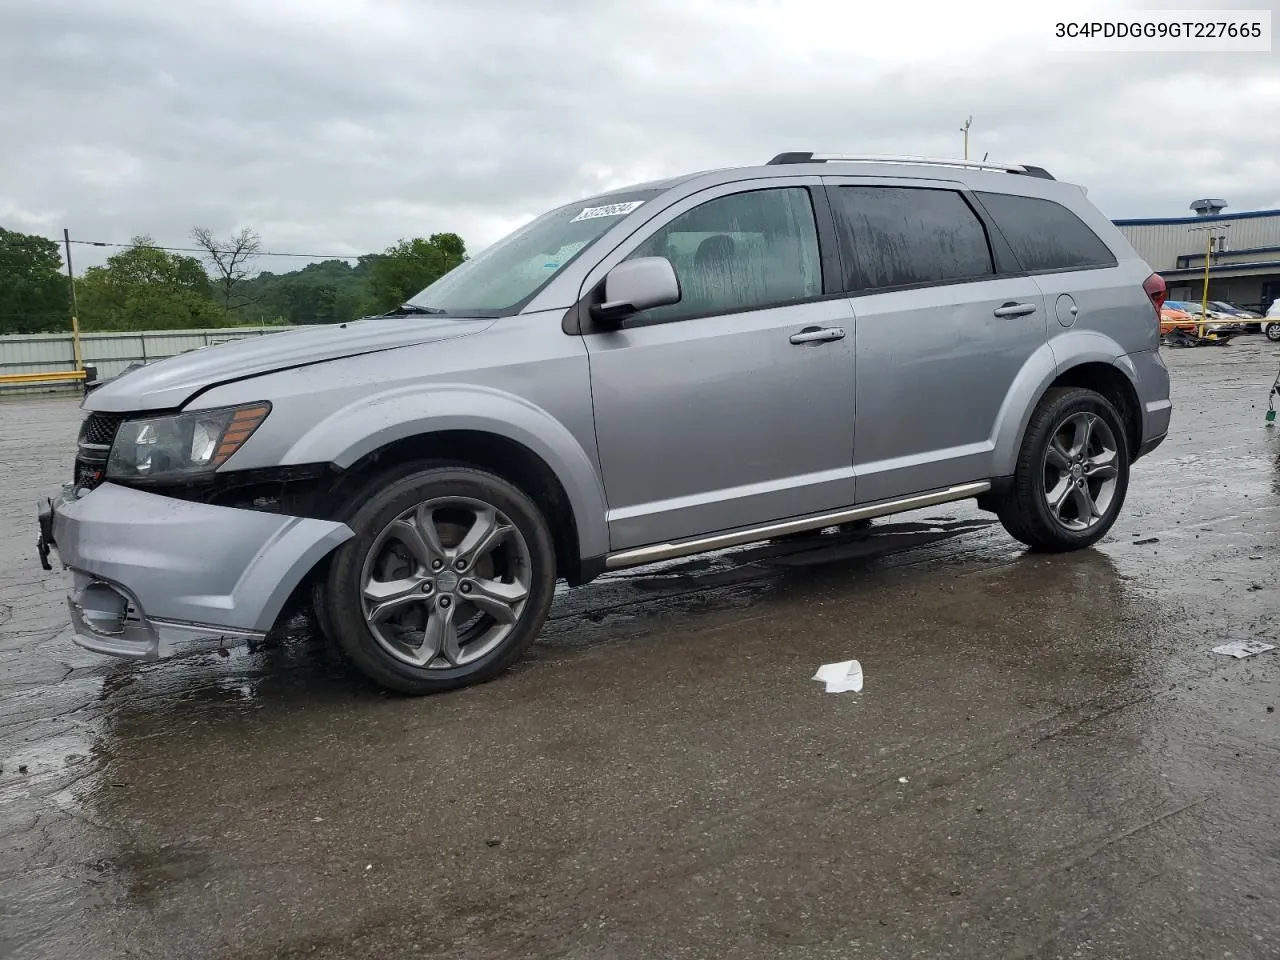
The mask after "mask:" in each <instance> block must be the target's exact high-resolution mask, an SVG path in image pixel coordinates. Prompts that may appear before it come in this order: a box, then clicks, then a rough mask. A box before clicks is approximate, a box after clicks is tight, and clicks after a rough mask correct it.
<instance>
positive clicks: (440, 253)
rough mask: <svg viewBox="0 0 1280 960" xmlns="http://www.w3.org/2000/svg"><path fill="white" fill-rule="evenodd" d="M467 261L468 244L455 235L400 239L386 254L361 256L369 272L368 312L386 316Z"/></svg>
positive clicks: (438, 234)
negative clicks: (385, 313)
mask: <svg viewBox="0 0 1280 960" xmlns="http://www.w3.org/2000/svg"><path fill="white" fill-rule="evenodd" d="M466 258H467V247H466V244H464V243H463V242H462V238H461V237H460V236H458V235H457V234H456V233H433V234H432V235H431V236H430V237H429V238H428V239H426V240H424V239H422V238H421V237H414V238H413V239H412V240H401V241H400V242H399V243H397V244H396V245H395V246H393V247H388V248H387V249H386V250H385V251H384V252H383V253H380V254H375V255H373V256H370V257H361V258H360V262H361V263H362V264H367V266H368V270H369V300H368V306H367V309H368V311H369V312H371V313H383V312H385V311H387V310H391V309H392V308H394V307H398V306H399V305H400V304H402V303H404V302H405V301H406V300H408V299H409V298H410V297H412V296H413V295H414V294H415V293H417V292H418V291H419V290H421V289H422V288H423V287H425V286H427V285H428V284H431V283H434V282H435V281H436V280H438V279H440V278H441V277H443V276H444V275H445V274H446V273H448V272H449V271H450V270H452V269H453V268H454V267H456V266H458V264H460V263H462V262H463V261H464V260H466Z"/></svg>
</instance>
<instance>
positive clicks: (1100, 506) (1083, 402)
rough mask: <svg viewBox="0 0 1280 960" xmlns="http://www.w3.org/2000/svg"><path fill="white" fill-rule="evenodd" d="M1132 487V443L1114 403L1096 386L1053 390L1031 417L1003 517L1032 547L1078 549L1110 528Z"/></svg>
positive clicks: (1011, 530)
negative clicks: (1096, 391) (1130, 453)
mask: <svg viewBox="0 0 1280 960" xmlns="http://www.w3.org/2000/svg"><path fill="white" fill-rule="evenodd" d="M1128 486H1129V445H1128V439H1127V437H1126V435H1125V430H1124V424H1123V422H1122V421H1121V419H1120V415H1119V414H1118V413H1117V412H1116V409H1115V407H1113V406H1112V405H1111V403H1110V402H1109V401H1108V400H1107V399H1106V398H1105V397H1103V396H1101V395H1100V394H1098V393H1095V392H1094V391H1092V390H1086V389H1083V388H1080V387H1066V388H1061V389H1054V390H1050V391H1049V392H1048V393H1047V394H1046V395H1045V397H1044V399H1043V400H1041V401H1040V404H1039V406H1037V407H1036V411H1035V413H1034V414H1032V417H1031V423H1030V424H1029V425H1028V427H1027V433H1026V436H1025V438H1024V439H1023V441H1022V449H1021V451H1019V454H1018V463H1017V467H1016V469H1015V472H1014V478H1013V488H1012V490H1011V491H1010V492H1009V494H1008V495H1007V496H1006V498H1005V500H1004V502H1003V503H1002V504H1001V505H1000V508H999V509H998V511H997V514H998V516H999V517H1000V522H1001V523H1002V524H1003V525H1004V528H1005V529H1006V530H1007V531H1009V534H1010V535H1011V536H1013V537H1014V538H1015V539H1017V540H1020V541H1021V542H1023V543H1025V544H1026V545H1027V546H1029V547H1031V548H1032V549H1035V550H1045V551H1065V550H1079V549H1081V548H1082V547H1087V546H1090V545H1092V544H1094V543H1096V542H1097V541H1098V540H1100V539H1102V537H1103V536H1104V535H1106V533H1107V531H1108V530H1110V529H1111V526H1112V524H1114V523H1115V520H1116V517H1117V516H1118V515H1119V513H1120V508H1121V506H1122V505H1123V504H1124V498H1125V493H1126V491H1127V490H1128Z"/></svg>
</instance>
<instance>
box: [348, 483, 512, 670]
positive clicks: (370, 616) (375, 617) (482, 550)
mask: <svg viewBox="0 0 1280 960" xmlns="http://www.w3.org/2000/svg"><path fill="white" fill-rule="evenodd" d="M531 583H532V561H531V559H530V551H529V545H528V543H527V542H526V541H525V538H524V536H523V534H521V533H520V530H519V529H518V528H517V527H516V525H515V524H514V523H512V522H511V520H510V519H509V518H508V517H507V516H506V515H504V514H503V513H501V512H500V511H498V510H497V509H495V508H494V507H493V506H492V505H490V504H487V503H485V502H483V501H481V500H474V499H471V498H468V497H442V498H438V499H433V500H428V501H425V502H423V503H420V504H418V505H417V506H415V507H413V508H411V509H409V510H406V511H404V512H403V513H402V514H400V515H399V516H398V517H396V518H395V519H394V520H392V521H391V522H390V523H389V524H387V526H386V527H385V528H383V530H382V532H381V533H379V535H378V536H377V537H376V538H375V539H374V541H373V544H372V546H371V547H370V548H369V552H368V554H367V555H366V557H365V561H364V567H363V571H362V574H361V602H362V609H363V612H364V617H365V622H366V623H367V624H368V627H369V632H370V633H371V634H372V636H373V637H374V639H375V640H376V641H377V642H378V644H379V646H381V647H382V648H383V649H384V650H385V651H386V652H387V653H389V654H390V655H391V656H393V657H395V658H396V659H398V660H401V661H403V662H404V663H407V664H409V665H410V666H414V667H420V668H428V669H432V670H451V669H454V668H456V667H464V666H467V665H469V664H472V663H475V662H476V661H478V660H480V659H482V658H483V657H485V656H486V655H488V654H489V653H492V652H493V651H494V650H496V649H497V648H498V647H500V646H501V645H502V643H503V642H504V641H505V640H506V639H507V638H508V637H509V636H510V634H511V632H512V631H513V630H514V629H515V626H516V624H517V623H518V622H519V620H520V616H521V614H522V613H523V612H524V607H525V603H526V601H527V600H528V598H529V593H530V589H531Z"/></svg>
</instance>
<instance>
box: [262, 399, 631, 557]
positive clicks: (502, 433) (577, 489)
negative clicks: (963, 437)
mask: <svg viewBox="0 0 1280 960" xmlns="http://www.w3.org/2000/svg"><path fill="white" fill-rule="evenodd" d="M448 430H470V431H475V432H479V433H488V434H493V435H495V436H499V437H503V438H504V439H507V440H510V441H513V442H515V443H518V444H520V445H521V446H522V447H524V448H526V449H527V450H529V451H530V452H532V453H533V454H534V455H536V456H537V457H539V458H540V459H541V460H542V462H543V463H545V464H546V465H547V467H548V468H549V469H550V470H551V472H552V473H553V474H555V476H556V478H557V479H558V480H559V481H560V485H561V486H562V487H563V488H564V492H565V495H566V497H567V498H568V501H569V507H570V509H571V510H572V511H573V517H574V522H575V524H576V526H577V528H578V549H579V555H580V556H581V557H583V558H584V559H585V558H588V557H599V556H603V555H605V554H606V553H608V552H609V535H608V526H607V523H606V516H607V508H606V501H605V495H604V489H603V487H602V486H601V482H600V477H599V473H598V472H597V470H596V467H595V464H594V462H593V460H592V458H591V457H590V456H589V455H588V453H587V451H586V450H584V449H583V447H582V445H581V444H580V443H579V442H578V441H577V439H576V438H575V437H574V436H573V434H572V433H570V432H569V430H568V429H567V428H566V427H565V426H564V424H563V423H561V422H560V421H559V420H557V419H556V418H555V417H553V416H552V415H551V414H550V413H548V412H547V411H546V410H544V409H543V408H541V407H539V406H536V405H535V404H532V403H530V402H529V401H528V400H525V399H522V398H520V397H517V396H515V395H513V394H510V393H506V392H504V391H501V390H497V389H494V388H492V387H484V386H477V385H472V384H451V383H432V384H430V385H426V386H412V387H404V388H401V389H398V390H388V391H384V392H382V393H378V394H375V395H373V396H368V397H362V398H361V399H360V400H358V401H357V402H355V403H352V404H350V405H348V406H346V407H343V408H341V409H339V410H337V411H335V412H334V413H333V414H331V415H330V416H328V417H326V418H325V419H324V420H322V421H320V422H319V423H317V424H315V425H314V426H313V427H312V428H311V429H310V430H308V431H307V432H306V433H304V434H302V435H301V436H300V437H298V439H297V440H296V441H295V442H294V443H293V444H292V446H290V447H289V449H288V451H287V452H286V453H285V455H284V457H283V458H282V462H284V463H332V464H334V465H335V466H337V467H340V468H342V469H346V468H348V467H350V466H351V465H352V464H354V463H356V462H357V461H358V460H360V459H361V458H362V457H364V456H367V455H368V454H371V453H373V452H374V451H376V450H380V449H381V448H383V447H385V446H387V445H388V444H391V443H395V442H396V441H397V440H405V439H408V438H410V437H415V436H423V435H426V434H432V433H441V432H444V431H448Z"/></svg>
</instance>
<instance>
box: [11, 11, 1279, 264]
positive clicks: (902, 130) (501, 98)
mask: <svg viewBox="0 0 1280 960" xmlns="http://www.w3.org/2000/svg"><path fill="white" fill-rule="evenodd" d="M1199 6H1200V7H1205V6H1208V4H1206V3H1203V2H1202V3H1200V4H1199ZM1224 6H1227V7H1229V6H1231V5H1230V4H1225V5H1224ZM1118 9H1120V8H1119V7H1118V6H1116V5H1109V7H1108V10H1109V11H1111V12H1112V13H1114V11H1115V10H1118ZM1053 19H1054V17H1053V16H1052V15H1051V11H1048V10H1047V8H1046V10H1045V11H1039V8H1037V7H1035V6H1034V5H1028V4H1026V3H1012V2H997V0H991V2H987V3H980V2H975V3H970V4H954V3H941V2H939V3H926V4H916V5H913V6H911V7H903V6H899V5H894V4H880V5H864V4H838V3H835V2H834V0H831V2H821V0H785V2H784V0H683V2H678V0H647V2H646V3H635V2H628V3H623V2H617V0H561V2H559V3H557V4H555V5H551V6H548V5H531V4H527V3H523V2H516V0H471V2H468V3H462V2H457V0H348V2H339V0H307V2H302V0H273V2H272V3H261V2H257V0H221V2H213V0H184V2H183V3H173V4H166V3H163V2H162V0H113V2H112V3H110V4H106V3H99V4H89V3H84V2H81V0H7V2H6V3H5V4H3V5H2V6H0V82H3V84H4V88H5V89H7V90H11V91H19V95H15V96H10V97H6V98H4V100H3V101H2V102H0V131H3V132H4V140H3V141H2V142H0V221H3V225H4V226H6V227H9V228H11V229H20V230H21V229H27V230H31V231H34V232H40V233H45V234H48V235H56V233H57V232H59V231H60V228H61V227H62V226H67V227H69V228H71V230H72V232H73V235H74V236H78V237H83V238H85V239H94V240H127V239H128V237H130V236H132V235H133V234H136V233H147V234H150V235H151V236H153V237H154V238H155V239H156V241H157V242H161V243H168V244H174V245H185V243H186V239H187V235H188V233H189V231H190V228H191V226H192V225H193V224H201V225H203V226H208V227H210V228H211V229H213V230H215V231H216V232H219V233H223V232H229V231H231V230H233V229H235V228H237V227H239V226H243V225H250V226H254V227H255V228H257V229H258V230H259V231H260V232H261V233H262V235H263V237H264V241H265V244H266V246H267V247H268V248H269V249H290V250H301V251H303V252H316V253H352V254H354V253H357V252H362V251H367V250H375V249H380V248H382V247H385V246H387V245H389V244H391V243H394V242H395V241H396V240H397V239H399V238H401V237H407V236H414V235H425V234H429V233H432V232H436V231H445V230H452V231H456V232H459V233H461V234H462V235H463V236H464V238H465V239H466V240H467V241H468V243H469V245H470V246H471V247H472V248H473V249H477V248H480V247H482V246H484V245H485V244H487V243H490V242H492V241H493V240H495V239H497V238H498V237H499V236H501V235H502V234H503V233H505V232H506V231H507V230H509V229H511V228H513V227H514V226H517V225H518V224H520V223H521V222H523V221H524V220H527V219H528V218H530V217H532V216H534V215H536V214H537V213H539V212H541V211H543V210H545V209H547V208H548V207H550V206H552V205H554V204H558V203H562V202H568V201H570V200H573V199H575V198H578V197H582V196H586V195H590V194H591V193H593V192H596V191H600V190H604V189H608V188H611V187H615V186H619V185H622V184H625V183H628V182H634V181H639V180H648V179H653V178H655V177H660V176H666V175H671V174H676V173H680V172H684V171H687V170H697V169H706V168H710V167H718V166H727V165H741V164H751V163H756V162H760V161H763V160H765V159H767V158H768V157H769V156H771V155H773V154H774V153H777V152H779V151H781V150H789V149H818V150H842V151H853V152H866V153H909V154H925V155H947V156H956V155H958V154H959V152H960V149H961V134H960V131H959V128H960V125H961V124H962V123H963V122H964V119H965V117H966V116H968V115H970V114H972V115H973V117H974V120H973V129H972V132H971V154H972V155H973V156H976V157H981V156H982V155H983V154H984V153H988V152H989V153H990V155H991V158H992V159H1002V160H1009V161H1014V162H1027V163H1035V164H1039V165H1042V166H1045V167H1047V168H1048V169H1049V170H1051V171H1052V172H1053V173H1054V174H1055V175H1056V176H1058V177H1059V178H1061V179H1067V180H1073V181H1076V182H1080V183H1083V184H1085V185H1087V186H1088V188H1089V195H1090V197H1091V199H1093V200H1094V202H1096V203H1098V204H1099V206H1101V207H1102V209H1103V210H1104V212H1106V213H1107V214H1108V215H1110V216H1113V217H1131V216H1146V215H1151V216H1155V215H1170V214H1179V213H1183V212H1186V207H1187V205H1188V204H1189V203H1190V201H1191V200H1193V199H1195V198H1196V197H1200V196H1205V195H1217V196H1223V197H1226V198H1227V199H1228V200H1229V201H1230V204H1231V207H1230V208H1229V209H1232V210H1242V209H1248V208H1256V207H1261V206H1265V205H1275V204H1277V202H1280V196H1278V194H1277V191H1278V190H1280V188H1278V187H1277V183H1280V127H1277V125H1276V124H1275V123H1273V122H1271V120H1270V118H1272V117H1274V116H1276V115H1277V114H1278V113H1280V110H1278V108H1280V75H1278V72H1277V70H1276V67H1275V59H1274V55H1273V54H1256V55H1254V54H1213V55H1200V56H1192V55H1186V54H1134V53H1117V54H1060V53H1059V54H1055V53H1051V52H1050V51H1049V49H1048V32H1049V30H1050V29H1051V24H1052V21H1053ZM93 252H94V253H98V251H93ZM84 259H85V260H86V262H89V263H91V262H93V260H92V258H91V256H89V251H86V257H85V258H84ZM293 265H296V263H290V262H289V261H278V262H264V263H263V267H264V268H267V269H273V270H281V269H288V268H289V267H290V266H293Z"/></svg>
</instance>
